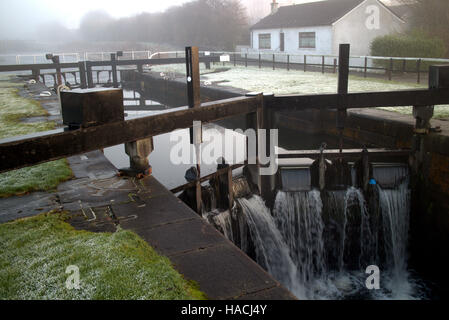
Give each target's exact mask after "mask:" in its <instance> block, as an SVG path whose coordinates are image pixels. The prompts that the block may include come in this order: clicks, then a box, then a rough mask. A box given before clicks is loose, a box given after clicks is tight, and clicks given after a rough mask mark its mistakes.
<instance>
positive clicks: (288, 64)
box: [287, 54, 290, 71]
mask: <svg viewBox="0 0 449 320" xmlns="http://www.w3.org/2000/svg"><path fill="white" fill-rule="evenodd" d="M287 71H290V55H289V54H288V55H287Z"/></svg>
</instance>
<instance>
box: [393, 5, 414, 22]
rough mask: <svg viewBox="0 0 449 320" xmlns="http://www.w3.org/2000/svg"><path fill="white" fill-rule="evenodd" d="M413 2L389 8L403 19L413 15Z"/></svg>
mask: <svg viewBox="0 0 449 320" xmlns="http://www.w3.org/2000/svg"><path fill="white" fill-rule="evenodd" d="M412 7H413V4H402V5H397V6H389V7H388V9H390V10H391V11H393V12H394V13H395V14H396V15H397V16H398V17H400V18H401V19H403V18H407V17H408V16H410V15H411V11H412Z"/></svg>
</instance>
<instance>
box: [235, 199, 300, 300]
mask: <svg viewBox="0 0 449 320" xmlns="http://www.w3.org/2000/svg"><path fill="white" fill-rule="evenodd" d="M237 201H238V202H239V204H240V205H241V207H242V209H243V214H244V215H245V218H246V222H247V224H248V228H249V231H250V233H251V238H252V241H253V243H254V247H255V251H256V260H257V262H258V263H259V264H260V265H261V266H262V267H264V268H265V269H266V270H267V271H268V272H269V273H270V274H271V275H272V276H273V277H274V278H275V279H277V280H278V281H279V282H281V283H282V284H283V285H285V286H286V287H287V288H288V289H289V290H290V291H291V292H292V293H293V294H295V295H296V296H297V297H299V298H304V297H305V296H304V291H303V287H302V286H301V283H300V281H299V279H298V270H297V265H296V264H295V263H294V262H293V260H292V258H291V256H290V249H289V247H288V246H287V245H286V243H285V242H284V240H283V238H282V235H281V233H280V231H279V229H278V228H277V227H276V224H275V222H274V219H273V217H272V216H271V213H270V210H269V209H268V208H267V207H266V206H265V203H264V201H263V199H262V198H261V197H259V196H257V195H254V196H252V197H251V198H249V199H246V198H241V199H238V200H237Z"/></svg>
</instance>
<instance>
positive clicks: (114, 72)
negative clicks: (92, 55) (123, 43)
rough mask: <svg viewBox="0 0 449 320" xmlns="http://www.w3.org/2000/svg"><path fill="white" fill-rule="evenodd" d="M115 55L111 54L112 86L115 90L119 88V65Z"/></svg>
mask: <svg viewBox="0 0 449 320" xmlns="http://www.w3.org/2000/svg"><path fill="white" fill-rule="evenodd" d="M115 59H116V56H115V53H111V66H112V85H113V87H114V88H118V82H117V63H116V60H115Z"/></svg>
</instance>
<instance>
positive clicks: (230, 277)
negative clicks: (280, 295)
mask: <svg viewBox="0 0 449 320" xmlns="http://www.w3.org/2000/svg"><path fill="white" fill-rule="evenodd" d="M170 260H171V261H172V262H173V263H174V265H175V268H176V269H177V270H178V271H179V272H181V273H182V274H183V275H184V276H186V277H187V278H188V279H192V280H195V281H196V282H197V283H198V284H199V286H200V288H201V290H202V291H203V292H204V293H205V294H206V295H207V296H208V297H209V298H210V299H236V298H239V297H241V296H243V295H245V294H248V293H254V292H257V291H261V290H266V289H270V288H273V287H276V286H278V285H279V284H278V283H277V282H276V281H275V280H274V279H273V278H271V276H269V275H268V274H267V273H266V272H265V271H264V270H263V269H262V268H261V267H260V266H259V265H257V264H256V263H255V262H254V261H252V260H251V259H250V258H248V256H246V255H245V254H244V253H243V252H242V251H240V250H239V249H238V248H237V247H235V246H233V245H231V244H224V245H219V246H213V247H210V248H206V249H199V250H196V251H193V252H189V253H186V254H180V255H175V256H171V257H170ZM284 290H285V289H284Z"/></svg>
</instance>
